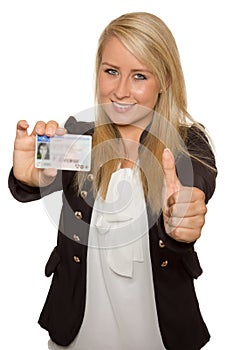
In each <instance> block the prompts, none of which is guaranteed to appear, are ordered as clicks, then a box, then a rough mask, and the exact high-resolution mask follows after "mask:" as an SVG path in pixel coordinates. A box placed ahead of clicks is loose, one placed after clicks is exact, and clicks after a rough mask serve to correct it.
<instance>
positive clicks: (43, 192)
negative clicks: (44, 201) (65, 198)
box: [8, 168, 62, 203]
mask: <svg viewBox="0 0 233 350" xmlns="http://www.w3.org/2000/svg"><path fill="white" fill-rule="evenodd" d="M8 187H9V189H10V192H11V194H12V196H13V197H14V198H15V199H16V200H18V201H19V202H22V203H26V202H32V201H35V200H38V199H40V198H42V197H44V196H47V195H48V194H50V193H53V192H55V191H59V190H61V189H62V172H61V171H58V173H57V176H56V178H55V180H54V181H53V183H52V184H51V185H49V186H45V187H32V186H28V185H26V184H24V183H22V182H21V181H19V180H17V179H16V177H15V176H14V173H13V168H12V169H11V171H10V174H9V178H8Z"/></svg>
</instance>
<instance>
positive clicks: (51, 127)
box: [45, 120, 58, 136]
mask: <svg viewBox="0 0 233 350" xmlns="http://www.w3.org/2000/svg"><path fill="white" fill-rule="evenodd" d="M57 129H58V123H57V122H56V121H55V120H50V121H49V122H48V123H47V124H46V128H45V135H46V136H54V135H55V133H56V131H57Z"/></svg>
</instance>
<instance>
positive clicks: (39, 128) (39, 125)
mask: <svg viewBox="0 0 233 350" xmlns="http://www.w3.org/2000/svg"><path fill="white" fill-rule="evenodd" d="M45 127H46V123H45V122H43V121H41V120H40V121H38V122H36V124H35V126H34V129H33V130H32V133H31V135H34V136H35V135H36V134H38V135H44V134H45Z"/></svg>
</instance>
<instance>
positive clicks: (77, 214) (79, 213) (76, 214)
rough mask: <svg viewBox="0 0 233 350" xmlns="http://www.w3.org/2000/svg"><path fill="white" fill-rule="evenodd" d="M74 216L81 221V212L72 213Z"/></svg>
mask: <svg viewBox="0 0 233 350" xmlns="http://www.w3.org/2000/svg"><path fill="white" fill-rule="evenodd" d="M74 215H75V216H76V218H77V219H79V220H81V219H82V217H83V215H82V212H81V211H78V210H77V211H76V212H75V213H74Z"/></svg>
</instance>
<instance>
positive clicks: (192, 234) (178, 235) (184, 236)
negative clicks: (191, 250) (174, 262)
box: [168, 227, 201, 243]
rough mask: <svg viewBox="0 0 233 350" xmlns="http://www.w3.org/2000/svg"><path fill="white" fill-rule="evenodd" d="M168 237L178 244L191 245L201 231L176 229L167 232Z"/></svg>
mask: <svg viewBox="0 0 233 350" xmlns="http://www.w3.org/2000/svg"><path fill="white" fill-rule="evenodd" d="M168 235H169V236H170V237H172V238H173V239H175V240H176V241H178V242H184V243H191V242H194V241H196V240H197V239H198V238H200V236H201V229H192V228H191V229H190V228H183V227H178V228H176V229H175V230H173V231H171V232H168Z"/></svg>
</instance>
